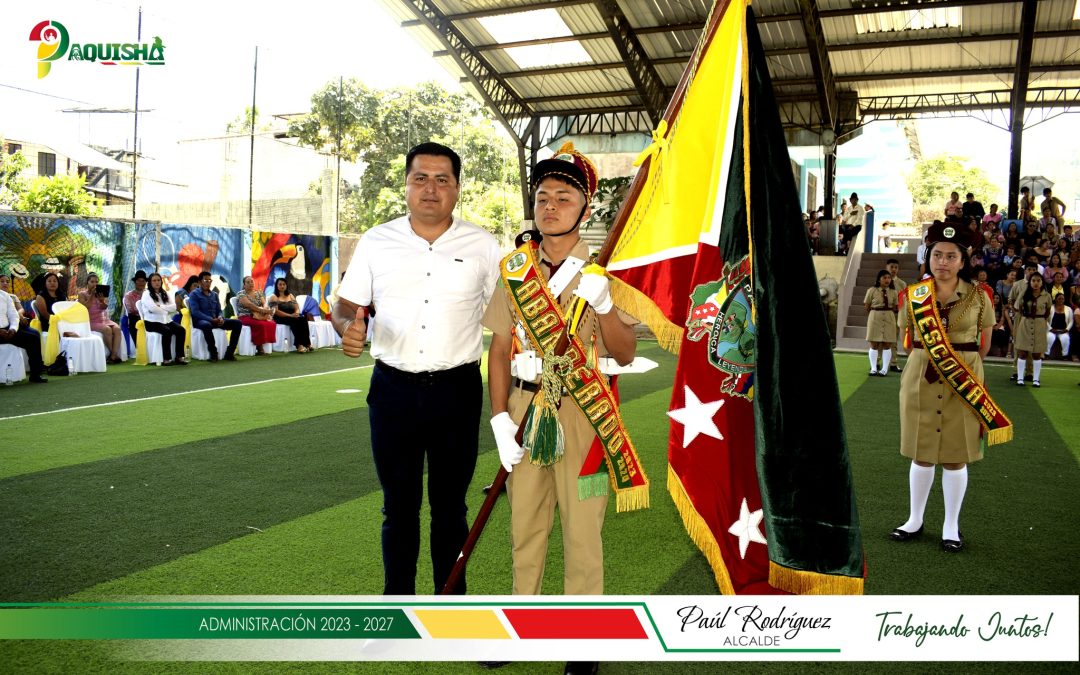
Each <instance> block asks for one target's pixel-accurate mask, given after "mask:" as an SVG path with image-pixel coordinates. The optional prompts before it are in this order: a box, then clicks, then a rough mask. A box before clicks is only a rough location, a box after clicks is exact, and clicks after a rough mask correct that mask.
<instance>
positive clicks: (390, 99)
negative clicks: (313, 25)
mask: <svg viewBox="0 0 1080 675" xmlns="http://www.w3.org/2000/svg"><path fill="white" fill-rule="evenodd" d="M311 103H312V109H311V113H309V114H307V115H305V116H303V117H301V118H300V119H297V120H294V121H293V122H292V123H291V124H290V125H289V131H290V135H292V136H295V137H296V138H297V139H298V140H299V142H300V143H301V144H302V145H307V146H309V147H312V148H315V149H316V150H318V151H320V152H325V153H327V154H331V155H334V154H340V156H341V158H342V159H344V160H347V161H358V162H363V163H364V165H365V169H364V175H363V177H362V178H361V181H360V185H359V186H353V185H348V184H343V185H342V186H341V211H340V213H339V217H338V221H339V229H340V230H341V231H353V232H362V231H364V230H366V229H368V228H369V227H371V226H373V225H376V224H378V223H380V222H385V221H386V220H388V219H389V218H391V217H397V216H400V215H403V214H404V213H405V201H404V185H405V155H406V153H407V152H408V151H409V149H410V148H411V147H412V146H414V145H416V144H417V143H420V142H423V141H435V142H439V143H443V144H444V145H447V146H449V147H451V148H454V150H455V151H456V152H457V153H458V154H459V155H461V158H462V176H461V178H462V183H463V190H462V195H461V201H462V207H461V208H462V209H463V210H464V212H465V213H466V214H469V213H476V214H478V215H477V218H480V219H479V220H476V221H474V222H477V224H480V225H482V226H484V227H487V228H489V229H491V230H492V231H499V230H500V229H501V228H502V227H503V226H504V222H503V221H504V220H505V219H506V217H507V216H505V215H497V212H499V209H498V208H494V207H493V206H491V205H488V206H486V207H481V206H480V202H482V201H486V200H489V199H490V198H491V196H492V194H496V193H499V190H500V189H501V187H499V186H505V187H509V188H511V189H512V190H515V191H516V190H517V167H516V162H515V161H514V157H516V149H515V148H514V146H513V144H512V143H511V142H510V141H509V139H507V138H506V137H505V136H502V135H500V134H499V133H498V132H497V130H496V128H495V125H494V124H493V121H492V119H491V118H490V117H489V116H488V115H487V114H486V113H485V112H484V110H483V108H482V107H481V106H480V105H479V104H477V103H476V102H475V101H473V100H472V99H471V98H469V97H467V96H464V95H462V94H451V93H449V92H447V91H446V90H445V89H443V88H442V87H441V86H439V85H438V84H435V83H432V82H428V83H424V84H420V85H417V86H415V87H411V88H403V87H397V88H393V89H370V88H368V87H366V86H365V85H364V84H362V83H361V82H359V81H357V80H354V79H350V80H343V81H341V82H340V83H339V82H329V83H327V84H326V85H325V86H324V87H323V88H322V89H320V90H319V91H317V92H316V93H315V95H314V96H312V99H311ZM339 150H340V153H339ZM473 183H476V184H478V185H482V186H484V187H483V189H481V190H479V191H474V190H471V189H467V188H466V187H465V186H469V185H471V184H473ZM519 199H520V198H515V199H514V203H515V205H516V206H517V220H520V219H521V207H520V203H519ZM474 202H475V204H474ZM466 217H468V216H466ZM496 221H497V222H496Z"/></svg>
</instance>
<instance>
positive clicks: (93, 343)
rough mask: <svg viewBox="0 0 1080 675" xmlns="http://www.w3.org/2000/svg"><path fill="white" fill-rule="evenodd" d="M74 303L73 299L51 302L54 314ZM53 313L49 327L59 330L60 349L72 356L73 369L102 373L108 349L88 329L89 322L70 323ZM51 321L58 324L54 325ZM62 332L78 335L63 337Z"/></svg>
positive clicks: (98, 337) (80, 371)
mask: <svg viewBox="0 0 1080 675" xmlns="http://www.w3.org/2000/svg"><path fill="white" fill-rule="evenodd" d="M75 304H77V303H76V302H75V301H73V300H65V301H63V302H57V303H54V304H53V311H54V313H55V314H59V313H61V312H63V311H64V310H66V309H68V308H69V307H71V306H72V305H75ZM55 314H54V316H53V318H52V321H50V322H49V328H50V329H53V328H55V329H56V330H58V331H60V351H62V352H64V353H65V354H67V355H68V356H70V357H71V358H72V360H73V364H74V366H75V371H76V372H78V373H104V372H105V355H106V354H107V353H108V350H107V349H105V343H104V342H102V340H101V337H100V336H99V335H97V334H96V333H94V332H92V331H91V330H90V322H89V321H80V322H78V323H71V322H70V321H62V320H60V319H58V318H57V317H56V316H55ZM53 322H56V323H57V324H58V325H56V326H55V327H54V326H53V325H52V323H53ZM64 333H75V334H76V335H78V337H64Z"/></svg>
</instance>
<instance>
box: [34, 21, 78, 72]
mask: <svg viewBox="0 0 1080 675" xmlns="http://www.w3.org/2000/svg"><path fill="white" fill-rule="evenodd" d="M30 41H31V42H37V43H39V44H38V53H37V58H38V79H39V80H40V79H41V78H43V77H45V76H46V75H48V74H49V70H50V69H51V68H52V62H53V61H56V60H58V59H60V58H62V57H63V56H64V54H65V53H67V49H68V45H69V44H70V42H71V40H70V38H69V37H68V31H67V28H64V24H62V23H60V22H59V21H50V20H48V19H46V20H45V21H42V22H41V23H39V24H38V25H36V26H34V28H33V30H31V31H30Z"/></svg>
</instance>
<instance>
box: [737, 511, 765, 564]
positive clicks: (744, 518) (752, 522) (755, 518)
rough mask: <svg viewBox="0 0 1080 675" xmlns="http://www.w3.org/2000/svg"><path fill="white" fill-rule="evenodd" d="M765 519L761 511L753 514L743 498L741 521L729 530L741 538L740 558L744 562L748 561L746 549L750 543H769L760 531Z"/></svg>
mask: <svg viewBox="0 0 1080 675" xmlns="http://www.w3.org/2000/svg"><path fill="white" fill-rule="evenodd" d="M764 517H765V513H764V512H763V511H762V510H761V509H758V510H757V511H754V512H753V513H751V512H750V509H749V507H747V505H746V498H745V497H744V498H743V500H742V506H741V507H740V508H739V519H738V520H736V521H735V522H734V523H732V524H731V527H729V528H728V533H729V534H733V535H735V536H736V537H738V538H739V556H740V557H742V559H743V560H746V549H747V547H749V546H750V542H752V541H753V542H756V543H758V544H767V543H768V542H766V541H765V535H763V534H761V530H760V529H758V528H759V527H760V526H761V520H762V518H764Z"/></svg>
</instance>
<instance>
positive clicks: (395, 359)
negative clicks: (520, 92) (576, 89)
mask: <svg viewBox="0 0 1080 675" xmlns="http://www.w3.org/2000/svg"><path fill="white" fill-rule="evenodd" d="M460 177H461V158H460V157H458V155H457V153H455V152H454V151H453V150H451V149H450V148H448V147H446V146H443V145H439V144H437V143H421V144H420V145H417V146H415V147H414V148H412V149H411V150H409V153H408V155H406V157H405V202H406V204H407V206H408V208H409V213H408V215H406V216H402V217H401V218H398V219H396V220H391V221H390V222H387V223H383V224H382V225H379V226H377V227H374V228H372V229H371V230H368V232H366V233H365V234H364V236H363V237H362V238H361V239H360V243H359V244H357V247H356V252H355V253H354V254H353V257H352V260H351V261H350V262H349V268H348V270H347V271H346V272H345V277H344V279H342V282H341V285H340V286H339V287H338V291H337V293H338V302H337V303H336V304H335V305H334V313H333V321H334V327H335V328H336V329H337V331H338V334H340V335H341V340H342V351H344V352H345V355H346V356H350V357H354V358H355V357H357V356H360V354H361V352H363V350H364V343H365V341H366V340H367V316H368V314H367V308H368V307H374V308H376V309H377V310H378V313H379V320H378V321H376V322H374V332H373V334H372V340H371V355H372V357H374V359H375V369H374V371H372V375H371V389H370V391H369V392H368V397H367V404H368V418H369V420H370V424H371V452H372V455H373V457H374V460H375V471H376V473H378V476H379V484H380V485H381V486H382V491H383V507H382V512H383V516H384V518H383V525H382V554H383V575H384V585H383V593H384V594H386V595H412V594H414V593H415V592H416V561H417V558H418V557H419V555H420V504H421V502H422V501H423V496H424V461H425V457H426V460H427V467H428V471H427V475H428V502H429V503H430V505H431V540H430V541H431V564H432V569H433V577H434V581H435V586H434V587H435V592H436V593H438V592H439V591H440V590H441V589H442V588H443V587H444V586H445V585H446V581H447V578H448V577H449V576H450V571H451V570H452V569H453V567H454V562H455V561H456V560H457V557H458V554H459V553H460V552H461V546H462V544H463V543H464V542H465V538H466V536H467V535H468V533H469V526H468V523H467V522H466V520H465V515H466V507H465V493H466V491H467V490H468V488H469V482H470V481H471V480H472V476H473V469H474V468H475V467H476V455H477V445H478V444H479V435H480V412H481V409H482V407H483V403H484V385H483V380H482V378H481V375H480V357H481V356H482V355H483V351H484V344H483V329H482V328H481V326H480V317H481V316H482V315H483V312H484V305H486V304H487V302H488V301H489V300H490V299H491V295H492V293H493V292H494V290H495V282H496V280H497V279H498V264H499V258H500V257H501V253H500V252H499V245H498V242H496V240H495V237H494V236H493V235H492V234H491V233H489V232H487V231H486V230H484V229H482V228H480V227H478V226H476V225H473V224H472V223H468V222H465V221H463V220H461V219H459V218H455V217H454V206H455V205H456V204H457V200H458V195H459V194H460ZM454 591H455V592H456V593H464V592H465V579H464V577H462V580H461V582H460V583H459V584H458V585H457V587H456V588H455V589H454Z"/></svg>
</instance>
